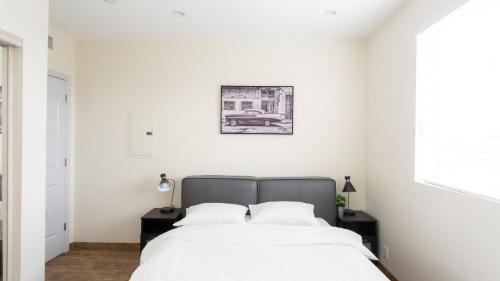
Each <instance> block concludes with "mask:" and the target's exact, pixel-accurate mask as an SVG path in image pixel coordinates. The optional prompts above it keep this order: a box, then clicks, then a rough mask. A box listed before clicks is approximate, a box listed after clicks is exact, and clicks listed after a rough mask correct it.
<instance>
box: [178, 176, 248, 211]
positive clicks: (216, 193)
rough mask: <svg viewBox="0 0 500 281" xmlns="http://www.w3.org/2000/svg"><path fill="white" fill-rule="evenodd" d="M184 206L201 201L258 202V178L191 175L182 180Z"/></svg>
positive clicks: (246, 204) (245, 204)
mask: <svg viewBox="0 0 500 281" xmlns="http://www.w3.org/2000/svg"><path fill="white" fill-rule="evenodd" d="M181 199H182V207H183V208H188V207H190V206H193V205H196V204H200V203H231V204H240V205H244V206H248V205H250V204H256V203H257V178H254V177H239V176H191V177H187V178H184V179H183V180H182V198H181Z"/></svg>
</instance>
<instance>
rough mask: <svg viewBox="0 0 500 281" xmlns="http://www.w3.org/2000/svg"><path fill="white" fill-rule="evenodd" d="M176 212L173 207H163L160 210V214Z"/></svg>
mask: <svg viewBox="0 0 500 281" xmlns="http://www.w3.org/2000/svg"><path fill="white" fill-rule="evenodd" d="M174 210H175V208H173V207H163V208H161V209H160V213H163V214H165V213H172V212H173V211H174Z"/></svg>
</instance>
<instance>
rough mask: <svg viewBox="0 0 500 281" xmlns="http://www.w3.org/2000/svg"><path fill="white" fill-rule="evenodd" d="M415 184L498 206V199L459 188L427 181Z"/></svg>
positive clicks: (499, 201) (417, 181) (499, 200)
mask: <svg viewBox="0 0 500 281" xmlns="http://www.w3.org/2000/svg"><path fill="white" fill-rule="evenodd" d="M415 182H416V183H419V184H423V185H426V186H430V187H433V188H439V189H443V190H448V191H452V192H455V193H458V194H461V195H463V196H468V197H473V198H478V199H482V200H487V201H490V202H493V203H496V204H500V199H498V198H494V197H489V196H486V195H482V194H480V193H474V192H470V191H466V190H462V189H460V188H455V187H451V186H447V185H444V184H441V183H437V182H433V181H429V180H425V179H419V180H416V181H415Z"/></svg>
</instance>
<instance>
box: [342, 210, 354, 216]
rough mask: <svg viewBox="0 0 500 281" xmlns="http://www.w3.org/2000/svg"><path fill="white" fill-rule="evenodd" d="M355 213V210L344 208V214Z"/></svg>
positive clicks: (352, 214) (351, 214) (350, 214)
mask: <svg viewBox="0 0 500 281" xmlns="http://www.w3.org/2000/svg"><path fill="white" fill-rule="evenodd" d="M355 214H356V212H355V211H353V210H351V209H344V216H354V215H355Z"/></svg>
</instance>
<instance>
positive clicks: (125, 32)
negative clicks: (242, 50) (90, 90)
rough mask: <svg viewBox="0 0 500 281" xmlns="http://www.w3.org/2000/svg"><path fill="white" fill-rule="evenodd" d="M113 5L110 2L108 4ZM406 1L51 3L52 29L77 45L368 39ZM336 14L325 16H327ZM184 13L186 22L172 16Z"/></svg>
mask: <svg viewBox="0 0 500 281" xmlns="http://www.w3.org/2000/svg"><path fill="white" fill-rule="evenodd" d="M108 1H112V0H108ZM404 2H406V0H116V3H114V4H110V3H107V2H105V1H103V0H50V21H51V24H53V25H56V26H58V27H59V28H61V29H63V30H64V31H65V32H67V33H68V34H69V35H71V36H73V37H74V38H76V39H79V40H99V39H109V40H120V39H124V40H129V39H164V38H180V37H188V38H200V37H208V38H223V37H228V38H233V37H320V38H363V37H366V36H368V35H370V33H371V32H373V31H374V30H375V29H376V28H377V27H378V26H379V25H380V24H382V23H383V22H384V21H385V20H386V19H387V18H388V17H389V16H390V15H392V13H394V12H395V11H396V10H397V9H398V8H399V7H400V6H401V5H402V4H403V3H404ZM329 10H333V11H336V15H333V16H327V15H325V11H329ZM174 11H182V12H184V13H185V17H178V16H175V15H173V12H174Z"/></svg>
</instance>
